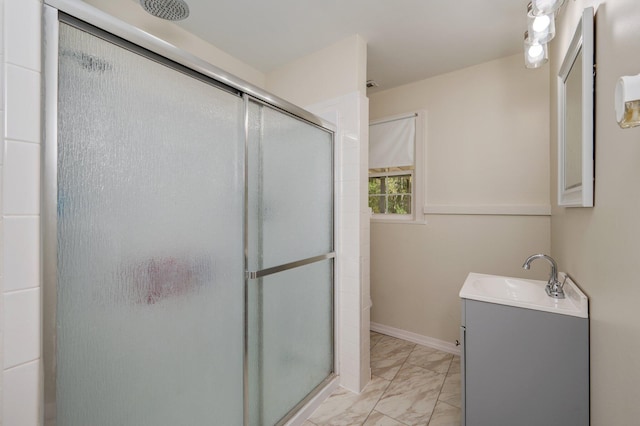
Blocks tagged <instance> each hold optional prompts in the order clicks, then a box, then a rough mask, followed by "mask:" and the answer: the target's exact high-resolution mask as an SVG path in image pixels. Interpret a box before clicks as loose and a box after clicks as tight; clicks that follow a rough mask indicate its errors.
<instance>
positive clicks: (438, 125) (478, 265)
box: [370, 55, 550, 350]
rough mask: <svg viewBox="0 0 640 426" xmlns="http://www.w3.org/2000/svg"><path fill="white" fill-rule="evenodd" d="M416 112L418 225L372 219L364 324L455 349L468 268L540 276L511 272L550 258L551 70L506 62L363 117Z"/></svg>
mask: <svg viewBox="0 0 640 426" xmlns="http://www.w3.org/2000/svg"><path fill="white" fill-rule="evenodd" d="M420 109H422V110H426V111H427V124H426V128H427V131H426V140H425V144H426V145H425V152H426V154H425V156H426V162H425V163H426V173H425V176H426V177H425V200H426V203H425V204H426V205H425V212H427V213H428V214H427V215H425V216H424V218H425V219H426V224H399V223H381V222H373V223H372V225H371V294H372V299H373V308H372V310H371V321H372V323H373V325H374V327H379V326H382V327H385V328H386V329H389V328H390V330H391V331H392V332H393V331H395V332H408V333H410V334H411V335H412V336H413V337H414V338H417V339H418V340H420V339H422V338H425V341H427V342H430V343H432V344H436V345H440V346H441V347H443V348H444V349H447V348H448V349H451V350H454V347H453V342H454V341H455V340H456V339H458V336H459V325H460V300H459V298H458V292H459V291H460V288H461V286H462V283H463V282H464V279H465V278H466V276H467V274H468V273H469V272H481V273H489V274H500V275H510V276H521V277H526V278H537V279H546V277H547V274H548V267H547V266H546V265H543V264H540V265H534V267H532V270H531V271H524V270H522V268H521V266H522V263H523V261H524V260H525V259H526V257H527V256H528V255H530V254H533V253H538V252H544V253H548V252H549V250H550V236H549V226H550V225H549V221H550V219H549V216H548V215H549V213H550V207H549V117H548V114H549V113H548V111H549V70H548V67H543V68H541V69H538V70H526V69H525V68H524V65H523V58H522V57H521V55H515V56H510V57H506V58H502V59H498V60H494V61H490V62H487V63H484V64H480V65H477V66H473V67H470V68H466V69H462V70H458V71H455V72H451V73H447V74H444V75H440V76H436V77H433V78H429V79H426V80H422V81H418V82H415V83H412V84H408V85H405V86H402V87H399V88H396V89H391V90H387V91H382V92H378V93H374V94H372V95H370V118H371V120H376V119H380V118H384V117H388V116H393V115H397V114H401V113H407V112H411V111H415V110H420ZM420 218H421V219H422V217H420Z"/></svg>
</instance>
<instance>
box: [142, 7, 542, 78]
mask: <svg viewBox="0 0 640 426" xmlns="http://www.w3.org/2000/svg"><path fill="white" fill-rule="evenodd" d="M132 1H136V2H137V1H138V0H132ZM186 1H187V3H188V4H189V8H190V10H191V14H190V16H189V18H187V19H186V20H184V21H180V22H178V25H180V26H181V27H183V28H185V29H187V30H188V31H190V32H192V33H194V34H195V35H197V36H198V37H200V38H202V39H204V40H206V41H208V42H210V43H211V44H213V45H215V46H217V47H218V48H220V49H222V50H224V51H226V52H227V53H229V54H231V55H232V56H235V57H236V58H238V59H240V60H242V61H244V62H245V63H247V64H249V65H251V66H252V67H254V68H256V69H258V70H259V71H262V72H264V73H268V72H269V71H271V70H274V69H276V68H278V67H280V66H282V65H284V64H286V63H288V62H290V61H292V60H294V59H296V58H299V57H302V56H304V55H307V54H309V53H312V52H315V51H317V50H320V49H322V48H324V47H326V46H329V45H330V44H333V43H335V42H338V41H340V40H342V39H344V38H346V37H349V36H352V35H354V34H360V35H361V36H362V37H363V38H364V39H365V40H367V44H368V53H367V55H368V61H367V62H368V63H367V78H368V79H373V80H375V81H376V82H377V83H378V84H379V85H380V87H379V88H378V89H377V90H383V89H388V88H392V87H396V86H399V85H402V84H405V83H410V82H413V81H417V80H421V79H424V78H428V77H431V76H434V75H438V74H442V73H445V72H449V71H453V70H456V69H460V68H464V67H468V66H471V65H475V64H479V63H482V62H486V61H489V60H492V59H497V58H500V57H504V56H508V55H512V54H516V53H518V52H522V39H523V34H524V31H525V29H526V6H527V3H528V1H529V0H186ZM523 66H524V65H523Z"/></svg>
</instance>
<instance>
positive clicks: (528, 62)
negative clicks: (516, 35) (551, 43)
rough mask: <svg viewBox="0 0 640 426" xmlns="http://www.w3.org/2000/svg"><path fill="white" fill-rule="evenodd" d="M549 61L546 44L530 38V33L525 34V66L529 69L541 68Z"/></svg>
mask: <svg viewBox="0 0 640 426" xmlns="http://www.w3.org/2000/svg"><path fill="white" fill-rule="evenodd" d="M548 60H549V54H548V51H547V45H546V43H539V42H537V41H535V40H532V39H531V38H530V37H529V32H528V31H525V32H524V66H525V67H527V68H540V67H541V66H543V65H544V64H546V63H547V61H548Z"/></svg>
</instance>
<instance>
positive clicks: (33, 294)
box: [3, 288, 41, 368]
mask: <svg viewBox="0 0 640 426" xmlns="http://www.w3.org/2000/svg"><path fill="white" fill-rule="evenodd" d="M40 317H41V316H40V289H39V288H35V289H31V290H23V291H16V292H13V293H5V295H4V342H3V344H4V367H5V368H11V367H15V366H17V365H19V364H23V363H27V362H29V361H33V360H36V359H38V358H40Z"/></svg>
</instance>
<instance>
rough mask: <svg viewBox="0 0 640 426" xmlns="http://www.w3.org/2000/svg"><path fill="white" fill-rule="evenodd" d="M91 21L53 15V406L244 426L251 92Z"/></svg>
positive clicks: (63, 411) (66, 414) (96, 415)
mask: <svg viewBox="0 0 640 426" xmlns="http://www.w3.org/2000/svg"><path fill="white" fill-rule="evenodd" d="M92 33H96V34H98V35H99V37H98V36H96V35H93V34H89V33H88V32H85V31H83V30H80V29H78V28H76V27H75V26H71V25H68V24H65V23H60V26H59V70H58V75H59V77H58V103H57V104H58V133H57V138H58V140H57V170H58V172H57V177H56V176H54V177H53V178H54V179H56V178H57V214H55V217H56V221H57V226H56V227H55V229H57V236H56V238H57V257H55V259H57V265H56V268H57V274H56V285H55V288H56V289H57V290H56V292H55V297H57V309H56V310H55V312H56V319H55V333H56V336H55V337H56V343H55V364H54V365H55V373H54V376H53V377H55V381H53V380H51V376H48V377H47V381H46V387H47V394H48V398H47V400H48V402H47V404H48V405H49V404H50V403H51V401H52V400H53V401H55V404H54V406H55V407H56V414H55V417H57V424H58V425H59V426H74V425H78V426H86V425H91V426H101V425H105V426H106V425H108V426H112V425H137V426H144V425H149V426H158V425H207V424H217V425H242V424H243V352H244V351H243V335H244V330H243V325H244V314H243V305H244V295H243V287H244V262H243V259H244V254H243V252H244V247H243V235H244V230H243V226H244V223H243V222H244V219H243V218H244V206H243V193H244V182H243V178H244V134H243V132H242V129H243V120H242V118H243V116H244V109H243V108H244V102H243V100H242V97H241V96H240V95H239V93H234V92H233V91H231V90H222V89H221V88H220V87H217V85H216V83H214V82H213V81H209V80H207V79H206V78H204V77H202V76H199V77H196V76H194V75H190V74H189V72H188V71H187V70H186V69H182V68H181V67H179V66H175V64H173V65H171V66H167V65H165V63H164V62H165V61H163V60H162V58H159V57H157V56H155V55H153V54H149V53H148V52H141V51H140V50H136V49H135V48H133V47H132V46H131V45H128V44H126V43H125V44H123V43H122V42H121V41H120V42H119V43H118V44H115V43H116V41H113V40H111V39H110V38H109V36H108V35H107V34H103V33H100V32H96V31H92ZM112 41H113V42H112ZM123 47H124V48H123ZM194 77H196V78H194ZM50 143H51V142H50ZM48 149H49V150H51V148H48ZM49 416H50V414H49V415H48V417H49Z"/></svg>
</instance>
